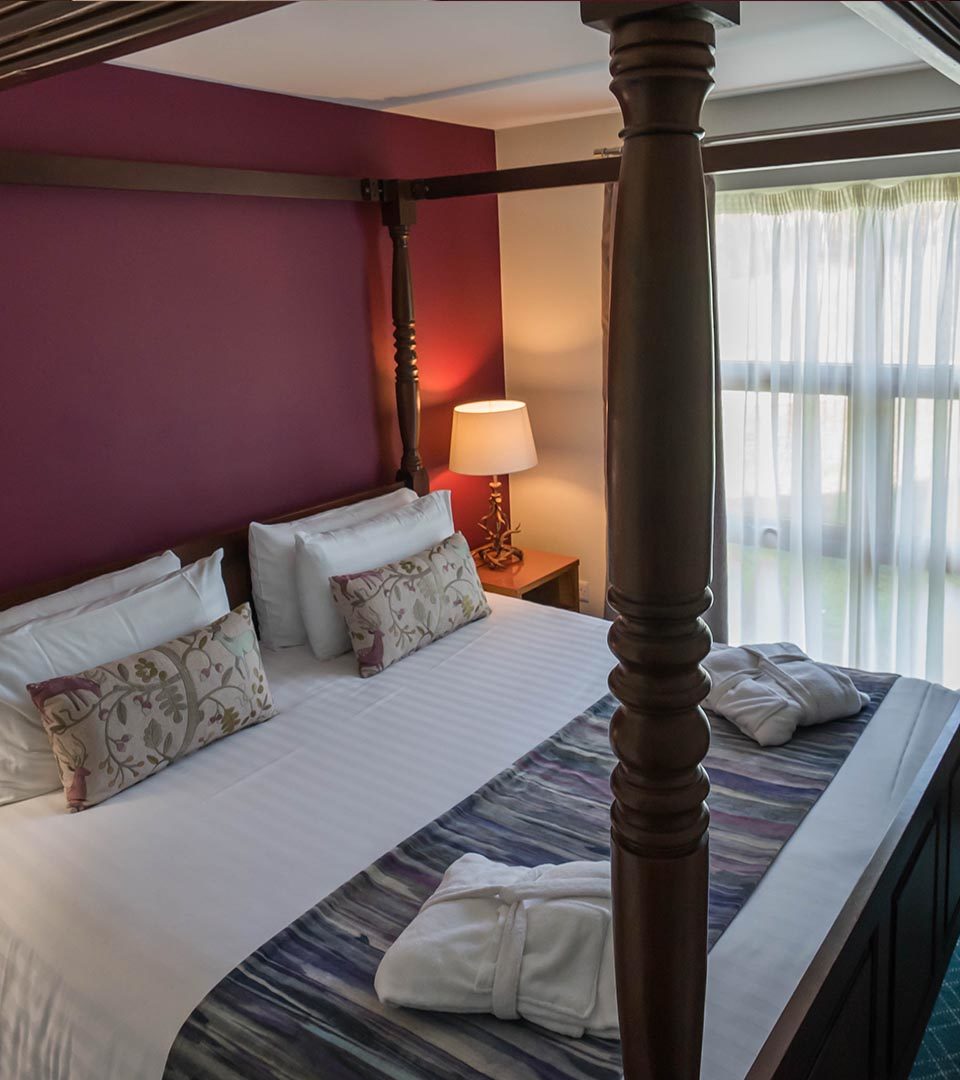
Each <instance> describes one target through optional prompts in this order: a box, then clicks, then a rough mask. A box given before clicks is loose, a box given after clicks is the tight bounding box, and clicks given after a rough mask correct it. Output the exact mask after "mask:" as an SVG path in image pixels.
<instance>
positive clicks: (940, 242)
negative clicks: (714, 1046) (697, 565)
mask: <svg viewBox="0 0 960 1080" xmlns="http://www.w3.org/2000/svg"><path fill="white" fill-rule="evenodd" d="M958 228H960V177H955V176H949V177H924V178H922V179H911V180H905V181H899V182H894V183H890V182H885V183H858V184H850V185H843V186H834V187H804V188H794V189H789V190H778V191H766V192H760V191H757V192H722V193H720V194H719V195H718V197H717V217H716V229H717V240H718V242H717V248H716V251H717V256H718V260H717V261H718V271H719V272H718V278H719V308H720V316H721V317H720V336H721V350H720V355H721V358H722V371H721V378H722V386H723V412H724V448H725V457H726V488H727V516H728V542H729V545H728V551H729V555H728V560H729V563H728V566H729V597H730V608H729V612H730V624H731V625H730V630H731V635H732V638H733V640H735V641H770V640H789V641H793V642H796V643H797V644H799V645H800V646H801V647H802V648H804V649H805V650H806V651H807V652H808V653H810V654H811V655H812V656H814V657H816V658H818V659H823V660H826V661H831V662H834V663H839V664H846V665H850V666H854V667H862V668H869V669H872V670H875V671H897V672H900V673H902V674H905V675H916V676H923V677H926V678H928V679H931V680H935V681H945V682H947V683H948V684H950V685H952V686H957V685H960V413H958V401H960V357H958V308H960V304H958V299H960V249H958V243H960V236H958Z"/></svg>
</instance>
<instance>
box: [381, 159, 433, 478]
mask: <svg viewBox="0 0 960 1080" xmlns="http://www.w3.org/2000/svg"><path fill="white" fill-rule="evenodd" d="M403 186H405V185H401V183H400V182H398V181H395V180H394V181H388V182H387V183H386V184H385V185H384V188H385V191H384V196H385V198H384V203H383V223H384V225H386V226H387V229H388V230H389V232H390V239H391V241H392V242H393V287H392V296H393V305H392V306H393V340H394V357H395V359H396V364H397V367H396V372H395V376H394V377H395V379H396V391H397V421H398V423H399V424H400V442H401V446H402V447H403V450H402V456H401V458H400V468H399V469H398V470H397V479H398V480H400V481H402V482H403V483H404V484H406V485H407V487H409V488H413V490H414V491H415V492H416V493H417V494H418V495H425V494H426V493H427V492H428V491H429V490H430V479H429V477H428V475H427V470H426V469H425V468H424V467H423V461H422V460H421V458H420V372H419V370H418V368H417V330H416V319H415V318H414V311H413V275H412V273H411V270H410V226H411V225H413V224H414V223H415V222H416V220H417V204H416V203H415V202H414V201H413V199H412V198H411V197H410V196H409V194H408V193H407V192H405V191H403V190H402V187H403Z"/></svg>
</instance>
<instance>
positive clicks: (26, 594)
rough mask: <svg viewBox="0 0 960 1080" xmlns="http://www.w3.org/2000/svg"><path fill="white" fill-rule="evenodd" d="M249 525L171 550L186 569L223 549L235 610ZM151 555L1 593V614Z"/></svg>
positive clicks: (245, 589) (245, 583)
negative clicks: (218, 549)
mask: <svg viewBox="0 0 960 1080" xmlns="http://www.w3.org/2000/svg"><path fill="white" fill-rule="evenodd" d="M402 487H404V485H403V484H401V483H399V482H398V483H395V484H385V485H384V486H383V487H378V488H372V489H371V490H369V491H361V492H358V493H357V494H355V495H347V496H345V497H344V498H342V499H334V500H332V501H331V502H325V503H319V504H317V505H316V506H307V507H302V508H300V509H298V510H291V511H290V512H289V513H287V514H281V515H280V516H279V517H272V518H264V519H263V520H264V522H265V523H266V524H268V525H274V524H279V523H280V522H283V521H297V520H298V519H299V518H302V517H309V516H310V515H311V514H318V513H320V511H321V510H332V509H333V508H334V507H337V506H349V505H350V504H351V503H357V502H362V501H363V500H364V499H372V498H374V497H375V496H377V495H386V494H387V493H388V492H390V491H397V490H398V489H400V488H402ZM248 526H249V522H247V523H245V524H243V525H238V526H237V527H236V528H234V529H227V530H225V531H224V532H218V533H208V534H207V535H206V536H198V537H196V538H195V539H193V540H187V541H185V542H184V543H182V544H175V545H173V546H172V550H173V551H175V552H176V553H177V555H179V556H180V561H181V562H182V563H183V564H184V566H186V565H187V564H188V563H192V562H196V560H197V559H202V558H204V557H205V556H207V555H211V554H212V553H213V552H214V551H216V550H217V548H223V580H224V584H225V585H226V587H227V595H228V596H229V598H230V606H231V607H236V606H237V605H238V604H242V603H244V601H248V600H250V599H251V598H252V596H251V585H250V560H249V556H248V553H247V529H248ZM149 557H150V556H149V554H145V555H141V556H138V557H137V558H135V559H125V560H123V561H121V562H114V563H110V564H108V565H106V566H95V567H91V568H89V569H87V570H82V571H80V572H78V573H75V574H67V575H65V576H64V577H59V578H56V579H54V580H52V581H43V582H39V583H38V584H34V585H25V586H23V587H22V588H19V589H13V590H12V591H10V592H7V593H0V611H5V610H6V609H7V608H11V607H15V606H16V605H17V604H25V603H27V602H28V601H30V600H36V599H37V598H38V597H41V596H49V595H50V594H51V593H55V592H60V591H61V590H62V589H69V588H70V586H71V585H79V584H80V582H82V581H89V579H90V578H94V577H98V576H99V575H100V574H109V573H111V572H113V571H115V570H122V569H123V568H124V567H126V566H131V565H133V563H135V562H139V561H140V559H144V558H149Z"/></svg>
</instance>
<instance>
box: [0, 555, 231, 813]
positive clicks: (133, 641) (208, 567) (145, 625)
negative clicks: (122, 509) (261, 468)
mask: <svg viewBox="0 0 960 1080" xmlns="http://www.w3.org/2000/svg"><path fill="white" fill-rule="evenodd" d="M222 559H223V551H222V550H220V551H216V552H214V554H213V555H210V556H209V557H208V558H206V559H201V560H200V561H199V562H196V563H194V564H193V565H192V566H187V567H185V568H183V569H181V570H174V571H173V572H172V573H169V574H166V575H164V576H163V577H161V578H159V579H157V580H155V581H150V582H148V583H147V584H143V585H139V586H138V587H135V588H132V589H131V588H128V589H127V590H126V591H125V592H121V593H119V594H117V595H114V596H107V597H104V598H102V599H98V600H94V601H92V602H89V603H86V604H84V605H82V606H80V607H75V608H73V609H72V610H70V611H61V612H60V613H57V614H49V615H46V616H40V617H37V618H33V619H31V620H30V621H28V622H26V623H23V624H22V625H19V626H16V627H15V628H14V629H11V630H7V631H6V632H5V633H0V805H2V804H4V803H11V802H17V801H18V800H20V799H29V798H33V797H34V796H35V795H43V794H45V793H46V792H48V791H53V790H55V789H56V788H58V787H59V786H60V778H59V773H58V770H57V765H56V760H55V758H54V756H53V751H52V750H51V749H50V742H49V740H48V739H47V736H46V733H45V732H44V730H43V726H42V724H41V722H40V717H39V715H38V713H37V710H36V709H35V708H34V705H33V702H32V701H31V700H30V696H29V695H28V693H27V690H26V686H27V684H28V683H35V682H43V681H45V680H46V679H52V678H56V677H57V676H60V675H74V674H76V673H77V672H80V671H86V670H88V669H89V668H91V667H95V666H96V665H97V664H106V663H110V662H112V661H114V660H120V659H122V658H123V657H125V656H129V655H130V654H131V653H134V652H137V651H138V650H140V649H147V648H152V647H153V646H155V645H158V644H162V643H163V642H166V641H169V640H171V638H175V637H179V636H180V635H181V634H186V633H189V632H190V631H192V630H195V629H196V628H197V627H198V626H206V625H207V624H208V623H211V622H213V621H214V620H215V619H219V618H220V617H221V616H222V615H226V614H227V612H228V611H229V610H230V604H229V601H228V599H227V592H226V589H225V588H224V584H223V575H222V574H221V571H220V563H221V561H222ZM88 584H93V583H92V582H91V583H88ZM48 599H52V598H48ZM54 606H55V605H54Z"/></svg>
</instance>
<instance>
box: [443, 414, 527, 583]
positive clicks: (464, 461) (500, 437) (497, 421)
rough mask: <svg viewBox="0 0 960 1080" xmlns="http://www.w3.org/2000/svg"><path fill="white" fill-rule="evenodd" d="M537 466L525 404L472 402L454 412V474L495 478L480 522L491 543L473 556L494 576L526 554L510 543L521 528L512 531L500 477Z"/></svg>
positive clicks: (451, 438)
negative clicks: (507, 517) (487, 505)
mask: <svg viewBox="0 0 960 1080" xmlns="http://www.w3.org/2000/svg"><path fill="white" fill-rule="evenodd" d="M536 464H537V448H536V447H535V446H534V444H533V432H532V431H531V430H530V417H529V415H528V414H527V406H526V405H525V404H524V403H523V402H522V401H471V402H469V403H468V404H466V405H458V406H457V407H456V408H455V409H454V410H453V431H452V432H451V435H450V471H451V472H455V473H462V474H463V475H465V476H489V477H491V480H490V509H489V510H488V511H487V513H486V514H485V515H484V516H483V518H481V520H480V527H481V528H482V529H483V531H484V533H485V534H486V537H487V542H486V543H485V544H482V545H481V546H480V547H478V548H476V549H475V550H474V552H473V556H474V558H475V559H476V560H477V561H478V562H482V563H484V564H485V565H486V566H489V567H491V568H492V569H494V570H499V569H502V568H503V567H504V566H508V565H509V564H510V563H515V562H520V561H521V560H522V559H523V552H522V551H521V550H520V549H519V548H518V547H514V545H513V544H511V543H510V542H509V541H510V537H511V536H513V534H514V533H517V532H519V531H520V527H519V526H516V527H515V528H510V527H509V522H508V521H507V519H506V517H505V516H504V513H503V495H502V492H501V483H500V477H501V476H502V475H504V474H506V473H515V472H521V471H522V470H523V469H531V468H533V466H534V465H536Z"/></svg>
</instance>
